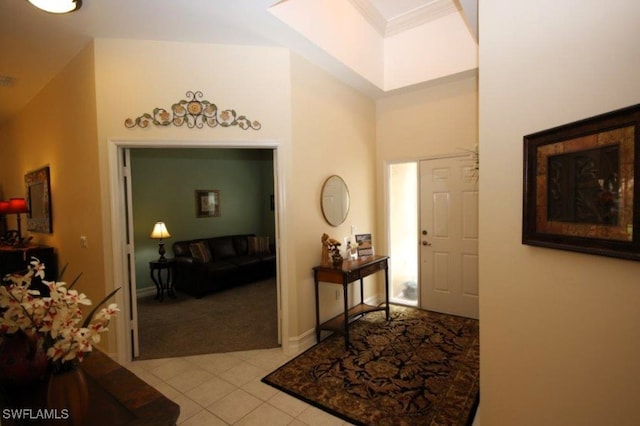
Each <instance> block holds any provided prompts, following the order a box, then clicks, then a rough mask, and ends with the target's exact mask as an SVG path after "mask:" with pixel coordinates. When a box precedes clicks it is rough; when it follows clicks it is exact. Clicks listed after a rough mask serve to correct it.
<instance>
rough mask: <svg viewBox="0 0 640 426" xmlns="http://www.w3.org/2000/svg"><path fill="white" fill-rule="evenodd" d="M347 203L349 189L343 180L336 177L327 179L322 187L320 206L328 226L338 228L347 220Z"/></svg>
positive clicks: (348, 200)
mask: <svg viewBox="0 0 640 426" xmlns="http://www.w3.org/2000/svg"><path fill="white" fill-rule="evenodd" d="M349 203H350V199H349V188H347V184H346V183H345V182H344V180H343V179H342V178H341V177H340V176H337V175H333V176H330V177H329V178H327V180H326V181H325V182H324V185H323V186H322V195H321V199H320V206H321V208H322V214H323V215H324V218H325V220H326V221H327V222H328V223H329V225H331V226H338V225H340V224H342V223H343V222H344V221H345V220H346V219H347V214H348V213H349Z"/></svg>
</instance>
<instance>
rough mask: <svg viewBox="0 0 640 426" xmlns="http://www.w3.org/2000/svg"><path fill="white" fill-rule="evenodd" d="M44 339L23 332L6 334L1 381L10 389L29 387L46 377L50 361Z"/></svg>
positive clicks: (0, 358) (0, 347)
mask: <svg viewBox="0 0 640 426" xmlns="http://www.w3.org/2000/svg"><path fill="white" fill-rule="evenodd" d="M43 345H44V338H43V337H42V336H41V335H39V334H32V335H27V334H25V333H23V332H18V333H15V334H6V335H4V336H3V339H2V343H1V344H0V381H1V382H2V383H3V384H4V385H5V386H9V387H27V386H31V385H33V384H35V383H36V382H38V381H39V380H42V379H43V378H45V377H46V372H47V368H48V366H49V360H48V358H47V354H46V352H45V350H44V347H43Z"/></svg>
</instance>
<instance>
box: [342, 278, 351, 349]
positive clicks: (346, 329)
mask: <svg viewBox="0 0 640 426" xmlns="http://www.w3.org/2000/svg"><path fill="white" fill-rule="evenodd" d="M348 286H349V284H348V283H346V282H345V283H343V285H342V289H343V293H344V350H348V349H349V300H348V294H349V292H348Z"/></svg>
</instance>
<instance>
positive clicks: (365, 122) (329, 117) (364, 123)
mask: <svg viewBox="0 0 640 426" xmlns="http://www.w3.org/2000/svg"><path fill="white" fill-rule="evenodd" d="M291 70H292V73H291V82H292V83H291V100H292V113H293V115H292V123H293V136H292V140H293V159H294V161H293V182H292V184H293V185H292V190H293V196H292V201H293V204H292V207H291V208H290V209H288V210H287V221H288V222H289V223H290V224H291V225H292V232H293V233H294V234H295V242H294V244H293V246H292V247H293V252H294V253H295V262H294V263H295V268H296V273H295V278H294V283H295V285H293V286H292V291H295V292H296V295H295V296H294V297H293V298H294V299H295V300H296V303H297V306H298V321H299V323H298V325H297V330H298V332H299V333H305V332H306V333H307V335H309V333H311V332H312V329H313V327H315V306H314V292H313V290H314V284H313V274H312V272H311V268H313V267H314V266H316V265H318V264H319V263H320V253H321V245H320V237H321V235H322V233H327V234H329V235H330V236H332V237H334V238H336V239H338V240H340V241H342V239H343V237H346V236H348V235H349V234H350V232H351V225H354V226H356V227H357V229H358V231H359V232H362V233H367V232H368V233H372V234H373V235H374V239H375V238H377V235H376V232H375V229H374V227H375V219H376V216H377V214H376V212H375V200H376V191H375V187H374V181H375V166H374V165H375V124H374V123H375V104H374V102H373V101H372V100H371V99H369V98H367V97H366V96H364V95H362V94H360V93H358V92H357V91H355V90H354V89H352V88H350V87H348V86H346V85H344V84H342V83H339V82H337V81H336V80H335V79H333V78H331V77H329V76H328V75H327V74H326V73H325V72H324V71H321V70H320V69H319V68H317V67H315V66H313V65H311V64H310V63H308V62H306V61H305V60H303V59H301V58H299V57H297V56H293V57H292V61H291ZM334 174H336V175H340V176H341V177H342V178H343V179H344V180H345V182H346V184H347V186H348V188H349V192H350V197H351V208H350V210H349V214H348V216H347V219H346V221H345V222H344V223H343V224H342V225H340V226H337V227H332V226H331V225H329V224H328V223H327V222H326V221H325V220H324V217H323V216H322V211H321V210H320V191H321V189H322V185H323V184H324V181H325V180H326V179H327V178H328V177H329V176H331V175H334ZM374 244H375V241H374ZM373 286H374V284H373V281H370V280H367V285H366V286H365V297H370V296H376V295H377V289H376V288H375V287H373ZM340 289H341V288H340V287H339V286H336V285H331V284H323V285H321V288H320V302H321V303H320V304H321V310H320V314H321V320H326V319H329V318H330V317H331V316H333V315H334V314H337V313H339V312H340V309H341V307H342V306H343V299H342V294H340V296H339V298H338V300H336V295H335V291H336V290H340ZM352 290H353V286H352ZM358 294H359V291H358ZM351 300H353V299H351Z"/></svg>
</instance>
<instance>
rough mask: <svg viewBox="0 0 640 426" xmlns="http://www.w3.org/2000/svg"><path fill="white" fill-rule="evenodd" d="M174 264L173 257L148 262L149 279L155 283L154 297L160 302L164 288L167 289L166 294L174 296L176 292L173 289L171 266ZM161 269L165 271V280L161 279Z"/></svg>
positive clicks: (162, 298)
mask: <svg viewBox="0 0 640 426" xmlns="http://www.w3.org/2000/svg"><path fill="white" fill-rule="evenodd" d="M175 264H176V262H175V259H165V260H163V261H160V260H152V261H151V262H149V271H150V273H151V280H152V281H153V283H154V284H155V285H156V299H157V300H160V301H161V302H162V301H163V300H164V291H165V290H166V291H167V296H169V297H173V298H175V297H176V293H175V291H174V290H173V268H174V266H175ZM162 271H166V272H167V274H166V275H167V277H166V279H165V280H163V279H162Z"/></svg>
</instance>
